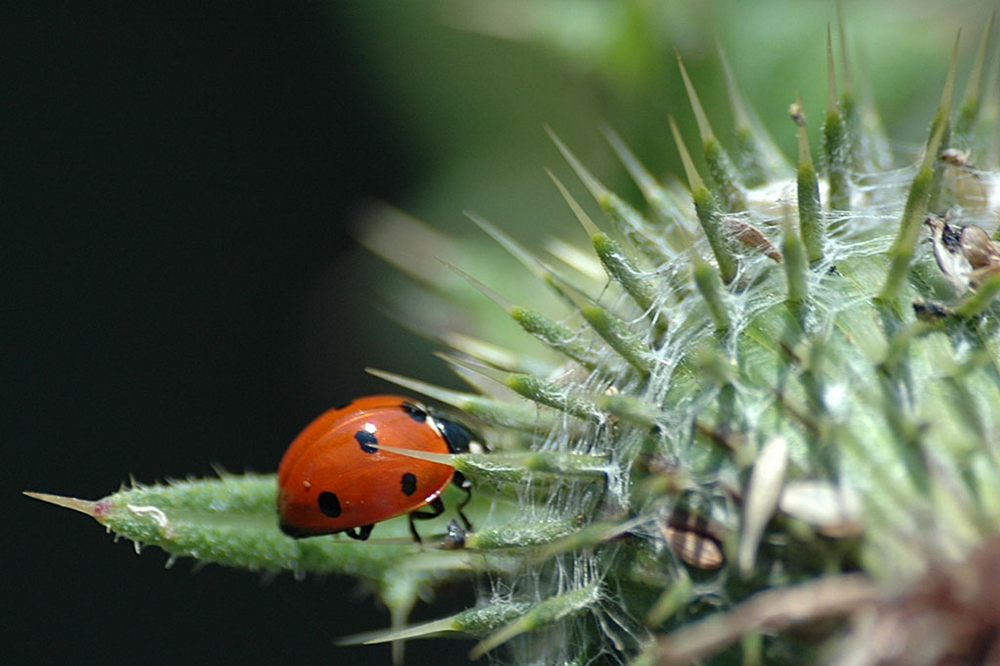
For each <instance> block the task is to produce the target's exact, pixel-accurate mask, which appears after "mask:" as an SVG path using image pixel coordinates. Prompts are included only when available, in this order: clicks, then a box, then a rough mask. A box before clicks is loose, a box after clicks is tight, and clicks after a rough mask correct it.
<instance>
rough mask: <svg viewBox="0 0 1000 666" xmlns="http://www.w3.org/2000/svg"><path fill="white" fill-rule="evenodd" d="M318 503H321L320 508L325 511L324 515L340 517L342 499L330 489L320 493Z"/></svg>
mask: <svg viewBox="0 0 1000 666" xmlns="http://www.w3.org/2000/svg"><path fill="white" fill-rule="evenodd" d="M316 503H317V504H319V510H320V511H322V512H323V515H324V516H329V517H330V518H339V517H340V514H341V512H342V509H341V508H340V500H339V499H337V496H336V495H334V494H333V493H331V492H329V491H326V492H322V493H320V494H319V499H318V500H317V502H316Z"/></svg>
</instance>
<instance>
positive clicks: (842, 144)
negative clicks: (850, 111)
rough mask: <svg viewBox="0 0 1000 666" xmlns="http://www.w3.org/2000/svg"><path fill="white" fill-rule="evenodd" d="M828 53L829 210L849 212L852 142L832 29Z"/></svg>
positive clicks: (825, 129) (826, 145) (825, 145)
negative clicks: (840, 94)
mask: <svg viewBox="0 0 1000 666" xmlns="http://www.w3.org/2000/svg"><path fill="white" fill-rule="evenodd" d="M826 53H827V106H826V122H825V123H824V124H823V153H824V155H825V156H826V178H827V182H828V184H829V188H830V208H831V209H832V210H850V208H851V181H850V175H849V171H850V150H851V149H850V140H851V137H850V136H849V134H848V128H847V125H846V123H845V122H844V116H843V114H842V113H841V108H840V105H839V103H838V101H837V79H836V74H835V73H834V67H833V42H832V40H831V37H830V28H829V26H827V32H826Z"/></svg>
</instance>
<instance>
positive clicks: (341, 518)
mask: <svg viewBox="0 0 1000 666" xmlns="http://www.w3.org/2000/svg"><path fill="white" fill-rule="evenodd" d="M379 444H386V445H388V446H393V447H396V448H401V449H411V450H414V451H430V452H433V453H463V452H467V451H469V448H470V446H474V447H478V446H479V445H478V438H477V437H476V436H475V435H473V434H472V432H471V431H470V430H468V429H467V428H465V427H464V426H462V425H460V424H458V423H455V422H454V421H449V420H447V419H443V418H441V417H439V416H435V415H433V414H431V413H429V412H428V411H427V409H426V408H425V407H424V406H423V405H421V404H420V403H418V402H415V401H413V400H409V399H407V398H404V397H401V396H396V395H372V396H367V397H364V398H357V399H355V400H353V401H351V402H349V403H347V404H346V405H343V406H341V407H336V408H334V409H331V410H330V411H328V412H326V413H325V414H323V415H321V416H320V417H319V418H317V419H316V420H315V421H313V422H312V423H310V424H309V425H308V426H306V429H305V430H303V431H302V432H301V433H299V436H298V437H296V438H295V440H294V441H293V442H292V443H291V445H290V446H289V447H288V450H287V451H285V455H284V457H283V458H282V459H281V464H280V465H279V466H278V514H279V516H280V523H279V524H280V526H281V530H282V531H283V532H284V533H285V534H288V535H289V536H292V537H295V538H302V537H310V536H317V535H320V534H335V533H337V532H344V533H346V534H347V536H349V537H351V538H352V539H358V540H360V541H364V540H365V539H367V538H368V536H369V535H370V534H371V531H372V528H373V527H374V526H375V523H378V522H381V521H383V520H388V519H389V518H394V517H396V516H400V515H403V514H404V513H406V514H409V516H410V531H411V532H412V533H413V537H414V539H415V540H416V541H417V542H419V541H420V535H419V534H417V530H416V527H415V526H414V524H413V521H414V519H427V518H434V517H436V516H439V515H441V513H442V512H443V511H444V503H443V502H442V501H441V493H442V492H443V491H444V489H445V488H446V487H447V486H448V483H449V482H454V483H455V485H457V486H458V487H459V488H461V489H462V490H464V491H465V498H464V499H463V500H462V501H461V503H460V504H459V505H458V515H459V517H461V519H462V522H463V523H465V525H466V527H468V528H469V529H472V527H471V526H470V525H469V521H468V519H466V517H465V515H464V514H463V513H462V508H463V507H464V506H465V505H466V503H468V501H469V498H470V496H471V484H470V483H469V481H468V480H466V479H465V477H464V476H462V474H461V473H460V472H456V471H455V470H454V468H452V467H451V466H449V465H447V464H444V463H436V462H430V461H425V460H418V459H416V458H410V457H408V456H405V455H401V454H398V453H393V452H390V451H384V450H381V449H380V448H378V445H379ZM423 506H429V507H430V511H418V509H420V508H421V507H423Z"/></svg>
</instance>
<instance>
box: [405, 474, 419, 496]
mask: <svg viewBox="0 0 1000 666" xmlns="http://www.w3.org/2000/svg"><path fill="white" fill-rule="evenodd" d="M402 482H403V494H404V495H406V496H407V497H409V496H410V495H412V494H413V493H415V492H417V477H416V476H414V475H413V474H410V473H409V472H407V473H406V474H404V475H403V478H402Z"/></svg>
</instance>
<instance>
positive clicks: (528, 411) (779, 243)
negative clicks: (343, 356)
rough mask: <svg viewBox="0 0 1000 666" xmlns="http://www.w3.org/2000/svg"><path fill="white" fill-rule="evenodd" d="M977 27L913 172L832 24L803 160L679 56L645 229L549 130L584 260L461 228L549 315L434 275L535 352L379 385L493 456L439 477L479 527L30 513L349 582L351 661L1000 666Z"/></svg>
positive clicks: (229, 491) (139, 512)
mask: <svg viewBox="0 0 1000 666" xmlns="http://www.w3.org/2000/svg"><path fill="white" fill-rule="evenodd" d="M992 21H993V19H992V17H991V18H990V21H989V22H988V23H987V24H986V26H985V28H984V29H983V32H982V36H981V38H980V42H979V48H978V50H977V55H976V59H975V62H974V64H973V66H972V74H971V75H970V80H969V83H968V85H967V86H966V89H965V93H964V97H963V98H962V99H961V101H960V103H959V104H958V105H957V106H956V107H955V108H954V109H953V97H954V88H955V78H956V75H955V70H956V66H957V60H958V53H959V50H958V41H957V40H956V45H955V49H954V51H953V53H952V56H951V63H950V67H949V68H948V71H947V75H946V76H945V77H944V80H943V82H942V83H943V93H942V96H941V102H940V104H939V106H938V109H937V112H936V115H935V117H934V118H933V120H932V122H931V124H930V127H929V130H928V136H927V139H926V142H925V143H924V144H923V147H922V150H921V151H920V153H919V155H918V156H917V158H916V159H915V161H914V162H913V163H910V164H906V163H903V161H902V160H900V161H899V162H898V163H897V162H889V163H887V159H886V154H885V152H884V146H886V145H887V141H886V139H885V137H884V136H883V135H882V134H881V133H880V130H879V126H880V125H879V123H878V122H876V118H877V117H876V115H875V111H874V108H872V107H871V106H870V105H869V104H868V103H867V101H866V100H865V99H864V98H863V97H858V96H856V94H855V88H854V85H855V84H859V87H862V86H863V83H864V82H863V81H860V80H859V79H858V78H852V77H850V76H849V75H848V72H847V71H846V66H843V67H842V71H841V72H840V75H841V76H840V80H841V81H842V85H840V86H838V72H837V67H836V62H835V50H834V39H833V33H832V31H828V32H827V35H826V52H827V58H828V69H829V85H828V100H827V108H826V109H825V110H822V112H820V111H819V110H817V111H815V112H812V115H817V116H818V115H822V116H823V118H824V122H823V123H822V128H816V129H813V128H812V125H811V124H810V119H809V117H810V110H808V109H805V108H804V106H803V103H802V101H801V99H798V100H795V101H792V100H789V102H791V105H790V107H789V116H790V120H789V126H788V127H789V128H790V129H792V130H793V131H794V132H795V133H796V136H797V142H798V154H797V158H796V160H795V166H794V167H793V166H791V165H789V164H787V163H786V162H785V161H784V160H783V159H782V158H780V156H779V151H778V150H777V149H776V148H775V147H774V145H773V144H772V143H771V141H770V139H769V138H768V136H767V133H766V132H764V131H763V130H761V129H760V127H759V125H758V124H757V122H756V121H755V120H753V118H754V116H753V113H752V112H751V111H750V110H749V108H748V107H747V105H746V103H745V102H744V100H743V97H742V95H741V92H740V90H739V89H738V86H737V84H736V82H735V80H734V77H733V76H732V74H731V71H730V68H729V66H728V64H727V63H726V62H725V56H724V54H722V53H721V49H720V57H721V58H722V59H723V60H722V63H723V70H724V71H725V73H726V78H727V82H728V89H729V97H730V100H731V103H732V106H733V109H732V116H733V118H734V119H735V120H736V128H735V130H736V135H737V140H736V141H734V142H732V145H731V148H730V149H729V150H727V149H726V147H724V143H725V142H724V141H723V140H721V139H720V138H719V136H718V135H717V134H716V130H715V127H714V126H713V125H712V122H711V119H710V118H709V114H708V113H706V110H705V108H704V107H703V106H702V103H701V101H700V99H699V97H698V92H697V85H696V82H695V81H694V80H692V79H691V77H689V76H688V73H687V71H686V70H685V67H684V62H683V57H682V54H678V56H677V66H678V67H679V68H680V72H681V75H682V77H683V81H684V86H685V88H686V91H687V95H688V100H689V102H690V111H691V113H692V114H693V116H694V118H695V121H696V123H697V126H698V134H699V144H698V146H697V149H695V147H694V146H693V145H692V146H689V145H688V142H687V141H685V139H684V137H683V135H682V133H681V132H680V131H679V129H678V125H677V123H676V122H675V120H674V118H673V117H671V118H670V119H669V126H670V130H671V134H672V136H673V138H674V140H675V143H676V149H677V151H678V153H679V155H680V158H681V161H682V164H683V169H684V174H683V175H684V179H683V181H682V182H670V183H666V184H664V183H661V182H659V181H658V180H657V179H656V178H654V177H653V176H652V175H651V174H650V173H649V172H648V171H647V170H646V168H645V167H644V166H643V165H642V164H641V163H640V162H639V160H638V159H637V158H636V157H635V156H634V155H633V153H632V152H630V150H629V148H628V147H627V144H626V141H625V140H624V139H623V138H621V137H619V136H618V134H616V133H615V132H614V131H613V130H611V129H605V135H606V138H607V139H608V142H609V144H610V146H611V147H612V149H613V150H614V151H615V153H617V155H618V157H619V158H620V159H621V162H622V163H623V165H624V167H625V169H626V170H627V171H628V173H629V174H630V175H631V177H632V178H633V180H634V181H635V184H636V185H637V186H638V189H639V191H640V192H641V193H642V195H643V197H644V198H645V206H644V207H643V209H642V210H640V208H639V207H637V206H636V205H634V204H632V203H629V202H627V201H626V200H625V199H624V198H622V197H620V196H618V195H616V194H615V193H613V192H612V191H611V190H610V189H609V188H608V187H606V186H605V185H604V184H603V183H602V182H600V180H598V179H597V178H596V177H595V176H594V175H593V174H592V173H591V172H590V171H589V170H588V169H587V168H586V166H585V165H584V164H583V163H582V162H581V161H580V160H578V159H577V158H576V157H575V156H574V154H573V153H572V151H571V149H570V148H569V147H568V146H566V145H565V144H564V143H563V142H562V141H561V140H560V139H559V137H558V136H557V135H556V133H555V132H554V131H552V130H549V134H550V136H551V138H552V140H553V141H554V142H555V144H556V146H557V147H558V149H559V151H560V152H561V153H562V154H563V156H564V157H565V158H566V161H567V162H568V164H569V166H570V168H571V169H572V170H573V171H574V172H575V174H576V175H577V176H578V178H579V179H580V181H581V182H582V183H583V185H584V186H585V188H586V189H587V190H588V191H589V193H590V194H591V195H592V196H593V198H594V199H595V201H596V203H597V205H598V206H599V207H600V209H601V210H602V211H603V213H604V216H603V218H601V219H595V218H593V217H591V216H590V215H589V214H588V213H587V212H586V208H585V206H584V205H583V204H582V203H581V202H579V201H577V200H576V199H575V198H574V197H573V195H572V194H571V192H570V190H569V189H568V188H567V187H566V186H565V185H564V184H563V182H562V181H561V180H560V179H559V178H558V177H557V176H555V175H553V174H550V175H551V177H552V180H553V181H554V184H555V187H556V188H557V189H558V191H559V192H560V193H561V195H562V196H563V197H564V198H565V200H566V203H567V205H568V207H569V208H570V210H571V211H572V212H573V214H574V215H575V217H576V218H577V219H578V220H579V223H580V225H581V227H582V229H583V232H584V234H585V235H586V237H587V238H588V240H589V242H590V246H591V248H590V249H589V250H588V251H586V252H584V251H581V250H580V249H579V248H575V247H573V246H572V245H570V244H569V243H566V242H562V243H553V244H552V245H551V246H550V248H549V249H550V254H551V258H542V257H541V256H539V255H537V254H536V253H535V252H533V251H532V250H531V249H528V248H526V247H524V246H523V245H522V244H521V243H519V242H518V240H517V239H515V238H513V237H511V236H510V235H509V234H507V233H506V232H504V231H503V229H502V227H501V226H500V225H498V224H495V223H493V222H490V221H488V220H485V219H483V218H482V217H480V216H479V215H476V214H474V213H471V214H470V215H469V217H470V218H471V219H472V221H473V222H474V223H475V224H476V225H478V227H479V228H480V229H481V230H482V231H483V232H484V233H485V234H486V235H487V236H488V237H490V238H492V239H493V240H494V241H495V242H496V243H497V246H498V247H499V248H500V249H502V250H503V251H504V252H506V253H509V254H510V255H512V256H513V258H514V259H515V260H516V261H517V262H518V263H519V264H520V265H521V266H522V267H523V272H524V276H525V279H526V280H528V281H529V282H528V284H529V285H531V286H529V287H528V289H529V290H535V291H540V290H545V291H547V292H549V294H550V297H549V299H548V301H547V303H548V305H547V306H545V308H544V311H543V309H541V308H538V307H535V306H534V305H532V304H530V303H529V301H534V299H533V298H530V297H529V296H527V295H525V293H519V292H517V291H514V290H511V289H510V288H509V286H508V287H501V286H498V285H497V284H495V283H491V279H490V276H488V275H481V274H476V271H475V264H474V262H472V261H468V262H466V263H465V264H464V265H456V266H452V267H451V268H452V269H453V271H454V273H455V274H457V275H458V276H459V277H460V278H461V279H463V280H465V281H466V282H468V283H469V284H471V285H472V286H473V287H475V289H476V290H478V291H479V292H480V293H481V296H482V298H483V300H484V302H487V303H490V304H491V307H495V306H499V309H500V310H501V311H503V312H505V313H506V315H507V316H509V317H510V318H511V319H512V320H513V321H514V322H515V323H516V324H517V325H518V326H519V327H520V328H521V329H523V331H524V332H525V333H527V334H528V336H531V337H533V338H534V339H536V340H538V341H540V343H541V344H540V345H537V346H536V347H535V348H534V349H535V353H534V354H532V355H530V356H529V355H527V354H525V353H522V352H521V351H519V348H520V343H519V342H511V343H508V342H507V341H503V340H485V339H481V338H480V337H476V336H474V335H470V334H469V333H468V332H456V331H435V332H434V333H435V334H436V335H437V336H438V337H439V338H440V339H441V340H442V341H443V342H444V343H445V344H447V345H448V346H449V347H450V349H451V351H449V352H447V353H443V354H441V356H442V358H443V359H444V361H445V362H446V363H448V364H449V365H450V366H451V367H452V368H453V369H454V370H455V372H456V373H458V375H459V376H461V377H462V378H463V379H464V380H466V381H467V382H468V383H469V384H470V385H471V386H472V387H473V390H470V391H468V392H461V391H456V390H451V389H446V388H443V387H439V386H434V385H431V384H428V383H425V382H422V381H420V380H418V379H413V378H407V377H403V376H400V375H397V374H394V373H391V372H386V371H383V370H376V369H373V370H372V372H373V373H374V374H376V375H378V376H380V377H382V378H384V379H387V380H389V381H392V382H395V383H396V384H399V385H400V386H402V387H404V388H406V389H408V390H410V391H412V392H416V393H422V394H424V395H426V396H428V397H430V398H432V399H434V400H435V401H437V402H439V403H442V404H444V405H446V407H445V409H450V410H451V412H449V413H452V414H455V415H456V418H459V419H462V420H464V421H466V422H468V423H470V424H471V425H473V426H474V427H475V428H476V429H477V430H480V431H482V432H483V434H484V435H485V438H486V440H487V441H488V442H489V444H490V445H491V447H492V451H491V452H489V453H463V454H456V455H451V456H448V457H446V458H441V459H440V460H439V461H442V462H445V463H446V464H449V465H452V466H453V467H454V468H455V469H456V470H457V471H458V472H460V473H461V474H462V475H463V476H464V477H465V478H467V479H469V480H470V481H471V482H472V484H473V486H474V488H475V493H476V495H475V499H474V500H473V503H472V504H470V505H469V506H468V507H467V508H466V513H468V514H469V516H470V518H471V519H472V523H473V524H474V525H475V526H476V528H477V529H476V530H475V531H466V530H464V529H462V528H461V527H460V526H459V525H458V524H457V523H455V524H453V525H451V526H450V527H448V528H446V527H445V525H446V524H447V518H445V519H443V520H442V521H441V522H440V523H430V524H431V525H438V528H437V534H436V535H434V536H429V537H428V536H425V544H424V545H423V546H417V545H415V544H413V542H412V540H411V539H410V537H409V530H408V526H407V522H406V519H405V517H404V518H401V519H393V520H390V521H387V522H386V523H384V524H380V525H379V529H378V532H377V533H376V537H374V538H373V539H372V540H371V541H368V542H363V543H360V542H354V541H350V540H348V539H346V538H343V537H342V536H338V537H319V538H312V539H303V540H293V539H290V538H288V537H286V536H285V535H283V534H282V533H281V532H280V531H279V530H278V524H277V519H276V515H275V508H274V507H275V479H274V476H273V475H259V476H251V475H246V476H231V475H223V476H222V477H221V478H219V479H214V480H203V481H190V482H181V483H173V484H170V485H158V486H152V487H143V486H134V487H131V488H126V489H123V490H121V491H119V492H118V493H115V494H113V495H111V496H109V497H106V498H104V499H102V500H99V501H93V502H92V501H84V500H77V499H69V498H60V497H55V496H51V495H42V494H38V493H31V495H32V496H34V497H37V498H39V499H44V500H46V501H51V502H53V503H56V504H60V505H62V506H66V507H68V508H71V509H75V510H78V511H81V512H84V513H86V514H88V515H90V516H92V517H93V518H95V519H96V520H98V521H99V522H100V523H101V524H102V525H105V526H106V527H107V528H108V529H109V530H111V531H113V532H115V533H116V534H117V535H120V536H123V537H125V538H127V539H130V540H132V541H134V542H135V543H136V544H137V545H138V544H144V545H145V544H152V545H156V546H158V547H160V548H162V549H164V550H166V551H167V552H168V553H170V556H171V558H175V557H185V556H191V557H195V558H197V559H199V560H201V561H203V562H212V563H219V564H224V565H229V566H236V567H241V568H246V569H250V570H260V571H291V572H293V573H294V574H295V575H296V576H301V575H306V574H321V573H327V572H341V573H347V574H350V575H352V576H355V577H357V578H359V579H361V580H364V581H366V582H367V583H369V584H370V585H371V587H372V588H373V589H374V590H375V591H376V592H377V594H378V595H379V596H380V597H381V599H382V600H383V601H384V602H385V604H386V606H387V607H388V608H389V609H390V611H391V614H392V626H391V627H390V628H388V629H386V630H381V631H373V632H372V633H371V634H368V635H365V636H358V637H347V638H345V642H365V643H377V642H392V643H393V650H394V656H395V658H396V660H397V661H399V660H401V659H402V656H403V645H404V642H405V641H406V640H414V639H417V638H423V637H436V636H442V635H445V636H458V637H468V638H472V639H474V640H475V641H476V642H475V644H474V646H473V647H472V649H471V652H470V656H471V657H472V658H477V657H480V656H482V655H487V654H488V655H490V656H491V658H494V659H495V660H496V661H498V662H501V663H516V664H589V663H627V664H669V663H688V662H691V661H697V660H703V661H707V662H709V663H732V662H733V661H735V660H736V659H742V661H743V663H747V664H753V663H789V664H797V663H803V662H804V661H807V662H808V661H810V660H812V661H823V662H826V663H836V664H840V663H845V664H846V663H859V664H877V663H900V664H902V663H906V664H934V663H941V662H943V661H946V660H949V659H950V660H964V661H965V662H968V663H988V662H989V660H990V659H991V658H992V659H995V658H996V655H997V654H1000V640H998V639H997V636H998V635H1000V613H998V612H997V611H996V609H995V600H996V598H997V594H998V593H1000V574H998V573H997V572H998V571H1000V568H998V567H1000V539H998V536H1000V439H998V435H997V434H996V433H998V432H1000V416H998V413H997V409H996V405H998V404H1000V304H998V303H997V300H996V298H995V297H996V294H997V292H998V291H1000V249H998V248H997V246H996V245H995V244H994V238H996V237H997V236H998V234H997V229H998V212H1000V157H998V156H1000V131H998V118H1000V83H998V79H1000V76H998V73H1000V56H998V54H1000V50H998V49H996V48H995V47H993V49H992V53H993V55H992V56H990V52H991V48H990V40H991V32H992ZM839 37H840V39H839V40H838V41H839V45H840V49H841V50H845V49H846V44H847V37H846V34H845V31H844V30H843V27H841V29H840V32H839ZM844 62H846V56H845V57H844ZM682 112H684V109H680V108H675V109H674V113H675V114H678V115H679V114H680V113H682ZM811 131H812V132H813V136H816V137H819V138H820V144H821V145H822V151H821V152H820V153H819V154H818V155H817V156H816V157H815V158H814V156H813V155H812V151H811V150H810V146H809V138H810V132H811ZM730 151H731V152H730ZM699 156H700V159H701V160H702V163H703V165H704V167H699V165H698V163H697V162H696V159H697V158H699ZM398 224H405V223H404V222H398ZM410 231H411V232H412V233H420V232H419V230H417V229H416V228H413V229H410ZM376 250H378V251H381V252H383V253H385V254H388V255H389V258H390V259H396V257H393V256H392V248H391V247H385V246H381V247H378V248H376ZM418 272H421V271H420V268H419V267H418ZM526 337H527V336H526ZM449 492H450V491H449ZM446 497H447V495H446ZM452 504H454V501H453V502H452ZM449 518H450V516H449ZM469 572H473V573H474V574H475V575H476V578H477V588H478V590H479V593H480V594H479V596H480V598H479V602H478V603H477V604H476V605H475V606H474V607H473V608H470V609H468V610H465V611H463V612H460V613H458V614H456V615H453V616H451V617H446V618H441V619H439V620H437V621H433V622H429V623H426V624H422V625H416V626H410V625H408V624H407V616H408V614H409V612H410V610H411V609H412V607H413V606H414V604H415V603H416V601H417V598H418V595H419V594H420V592H421V590H424V589H426V588H430V587H434V586H437V585H441V584H444V583H447V582H449V581H453V580H457V579H462V578H464V577H465V576H467V575H468V573H469ZM831 618H834V619H846V620H848V622H847V623H831V622H821V620H828V619H831ZM914 618H916V620H919V621H915V619H914ZM803 625H808V626H807V627H805V628H807V629H808V630H809V631H799V630H800V629H802V628H803ZM716 660H717V662H716ZM963 663H964V662H963Z"/></svg>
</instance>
